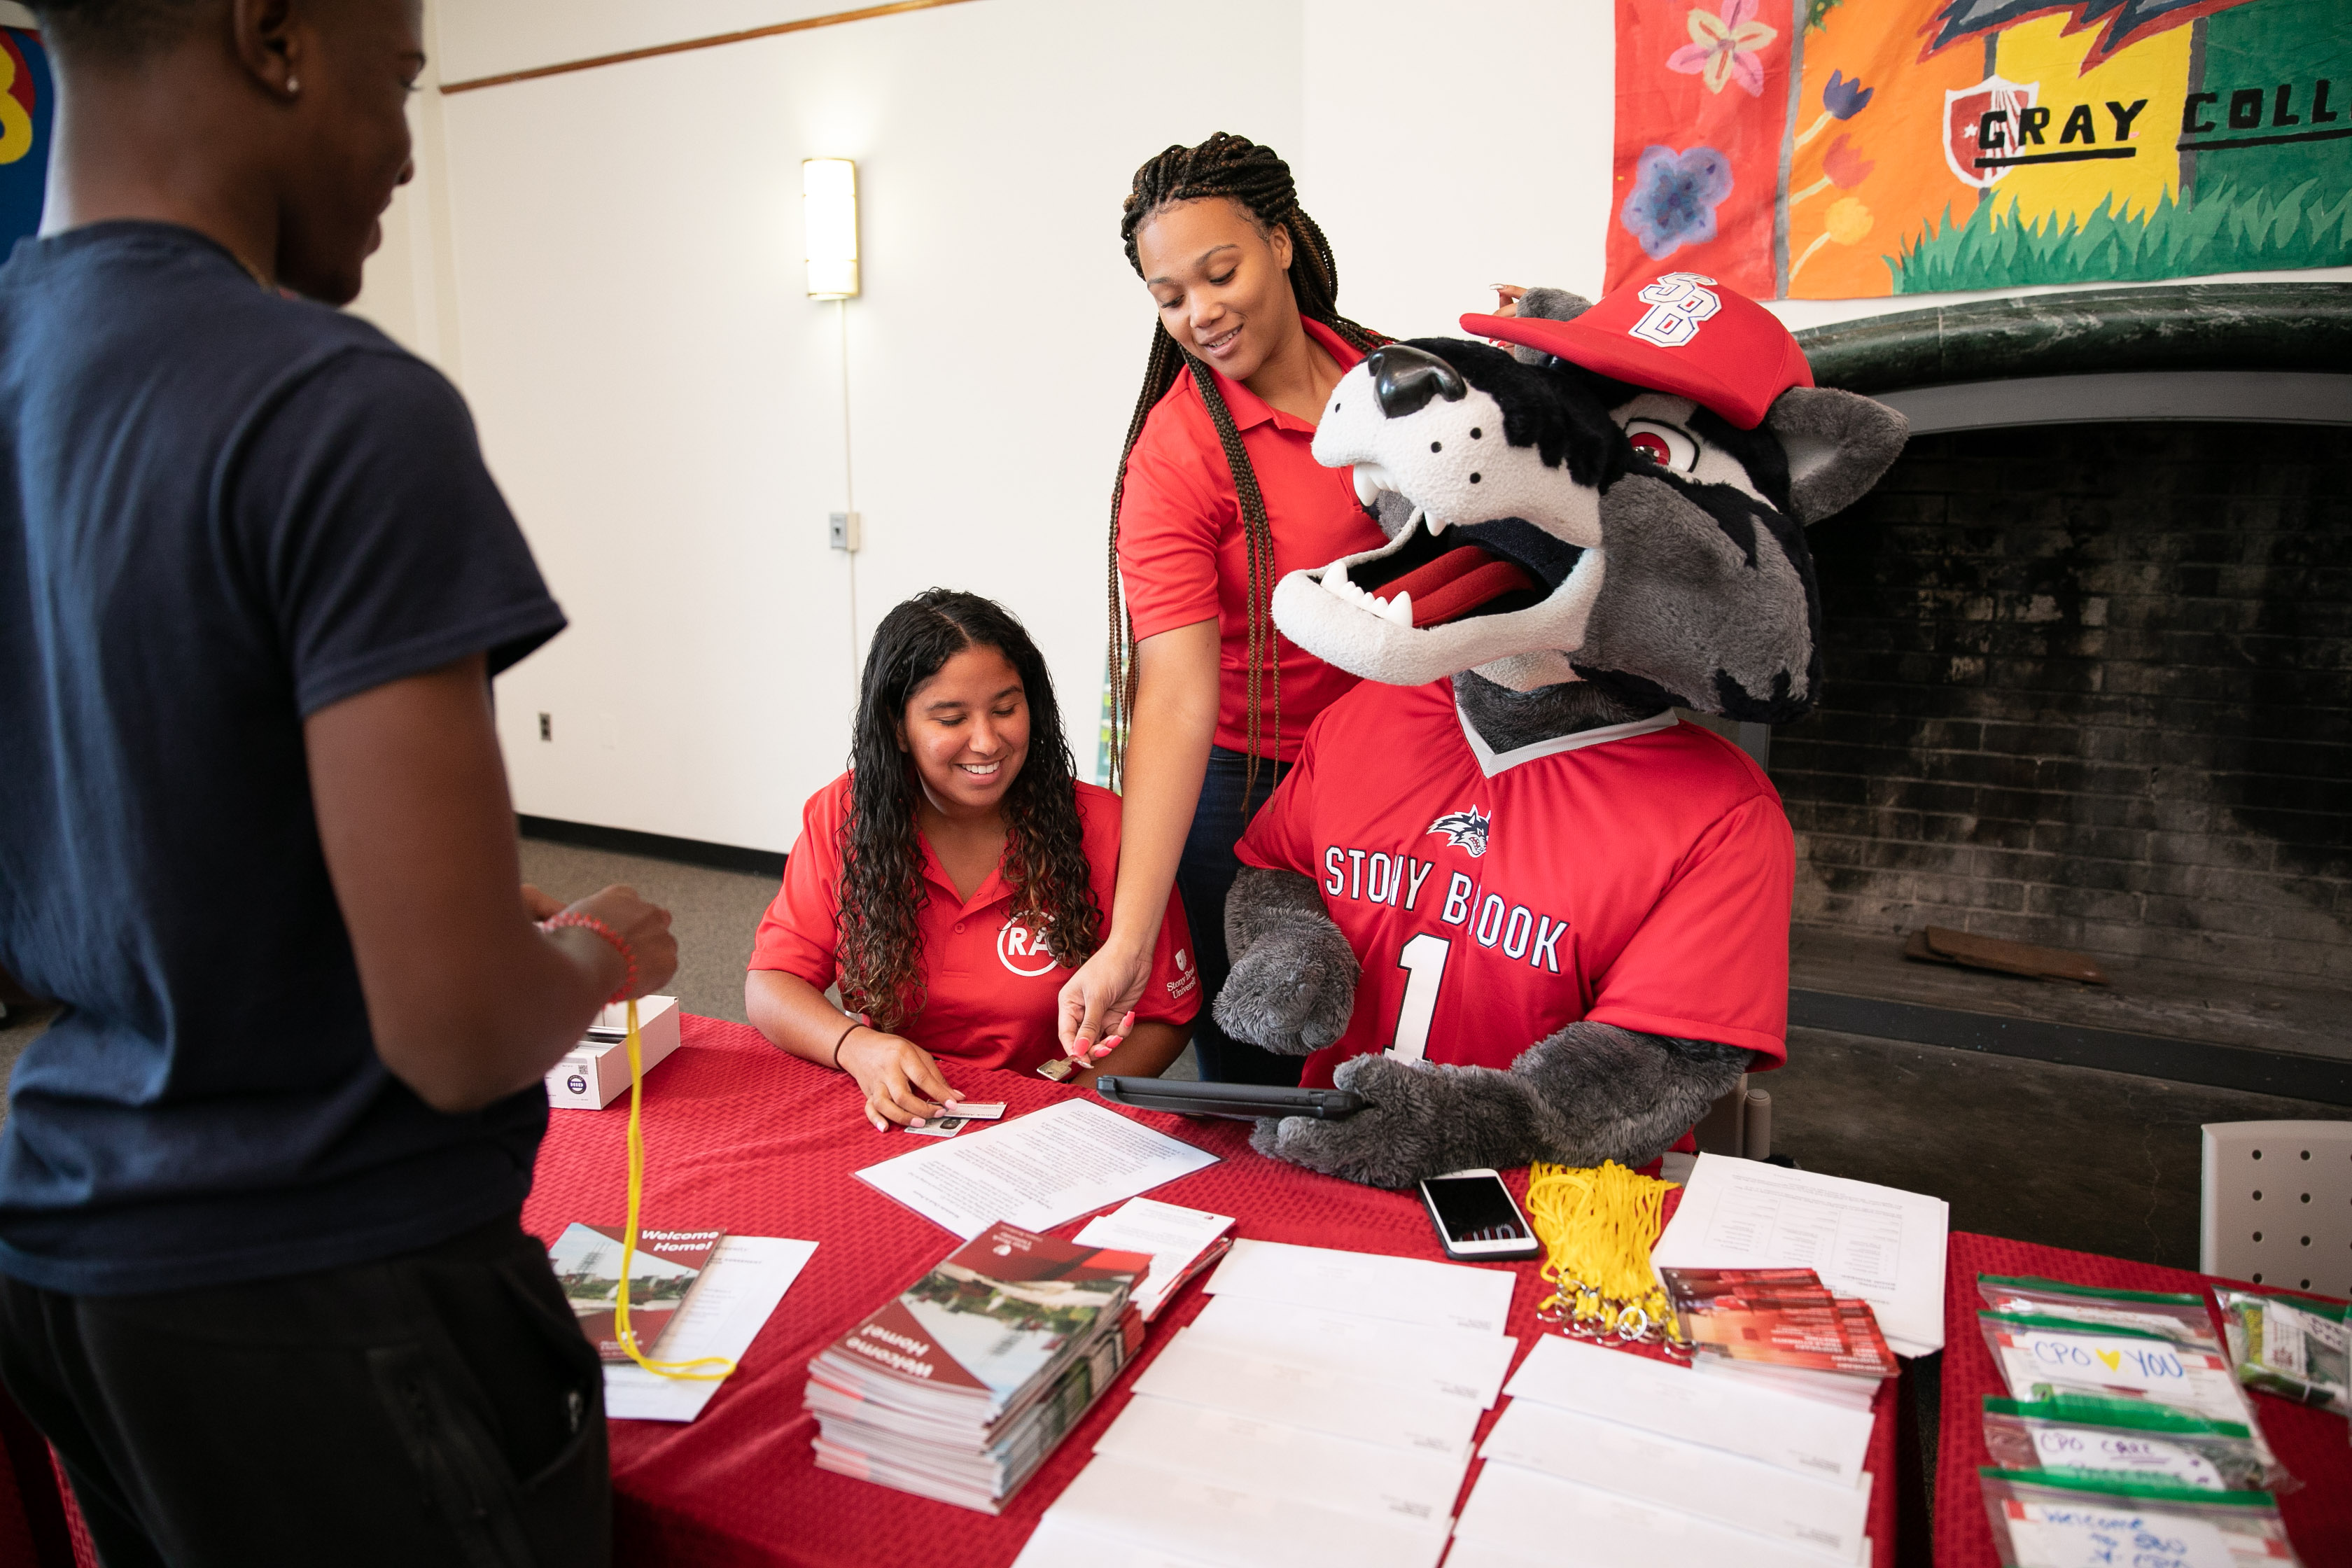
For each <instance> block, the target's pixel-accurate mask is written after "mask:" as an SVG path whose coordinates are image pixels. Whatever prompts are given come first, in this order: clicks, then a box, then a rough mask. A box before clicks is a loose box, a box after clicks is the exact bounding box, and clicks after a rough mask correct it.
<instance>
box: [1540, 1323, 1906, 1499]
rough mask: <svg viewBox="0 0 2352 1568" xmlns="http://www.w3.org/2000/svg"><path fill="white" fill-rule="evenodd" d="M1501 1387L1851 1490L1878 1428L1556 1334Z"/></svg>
mask: <svg viewBox="0 0 2352 1568" xmlns="http://www.w3.org/2000/svg"><path fill="white" fill-rule="evenodd" d="M1504 1392H1505V1393H1507V1394H1510V1395H1511V1396H1512V1397H1513V1398H1515V1399H1532V1400H1536V1401H1538V1402H1539V1403H1541V1404H1545V1405H1558V1406H1559V1407H1560V1408H1561V1409H1563V1410H1577V1411H1581V1412H1583V1413H1584V1414H1586V1415H1598V1416H1600V1417H1601V1419H1602V1420H1604V1421H1616V1422H1620V1423H1622V1424H1623V1425H1625V1426H1638V1427H1640V1428H1641V1429H1643V1431H1646V1432H1658V1433H1663V1434H1664V1435H1665V1436H1669V1437H1679V1438H1681V1439H1682V1440H1683V1441H1684V1442H1686V1443H1699V1444H1703V1445H1705V1446H1706V1447H1710V1448H1723V1449H1727V1450H1728V1451H1729V1452H1731V1453H1734V1454H1744V1455H1746V1456H1747V1457H1748V1458H1751V1459H1761V1460H1762V1461H1763V1462H1764V1463H1766V1464H1768V1465H1778V1466H1780V1467H1781V1468H1783V1469H1790V1470H1794V1471H1796V1472H1797V1473H1798V1474H1800V1475H1807V1476H1812V1477H1816V1478H1818V1479H1823V1480H1830V1481H1835V1482H1837V1483H1838V1484H1840V1485H1842V1486H1849V1487H1851V1486H1857V1485H1859V1484H1860V1483H1861V1479H1862V1461H1863V1457H1864V1455H1865V1454H1867V1453H1868V1452H1869V1450H1870V1436H1871V1432H1872V1430H1873V1427H1874V1421H1873V1419H1872V1416H1871V1415H1870V1412H1868V1411H1866V1410H1848V1409H1845V1408H1843V1407H1842V1406H1840V1405H1825V1404H1823V1403H1822V1402H1821V1401H1819V1400H1816V1399H1808V1398H1806V1397H1804V1396H1803V1395H1802V1394H1788V1393H1783V1392H1782V1391H1781V1390H1780V1389H1777V1388H1769V1387H1765V1386H1763V1385H1761V1384H1752V1383H1748V1382H1746V1381H1744V1380H1742V1379H1738V1378H1729V1377H1702V1376H1701V1375H1699V1374H1698V1373H1696V1372H1693V1371H1692V1370H1691V1369H1690V1368H1688V1367H1686V1366H1676V1365H1675V1364H1673V1363H1670V1362H1663V1361H1658V1360H1654V1359H1653V1358H1652V1357H1649V1356H1643V1355H1635V1354H1633V1352H1630V1351H1618V1350H1607V1349H1604V1348H1602V1347H1601V1346H1600V1345H1591V1344H1583V1343H1580V1342H1577V1341H1574V1340H1565V1339H1561V1338H1559V1337H1558V1336H1556V1335H1552V1334H1546V1335H1544V1336H1543V1337H1542V1338H1541V1339H1538V1341H1536V1344H1535V1348H1534V1349H1533V1350H1531V1351H1529V1352H1528V1359H1527V1360H1525V1361H1523V1362H1521V1363H1519V1370H1518V1371H1517V1372H1515V1373H1512V1374H1511V1381H1510V1382H1509V1383H1508V1384H1505V1385H1504Z"/></svg>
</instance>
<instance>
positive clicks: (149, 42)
mask: <svg viewBox="0 0 2352 1568" xmlns="http://www.w3.org/2000/svg"><path fill="white" fill-rule="evenodd" d="M28 8H29V9H30V10H31V11H32V13H33V16H34V18H35V19H36V20H37V21H38V22H39V23H40V24H41V31H42V34H43V37H44V41H45V42H47V43H48V44H49V45H51V46H53V47H54V46H56V45H58V44H63V45H64V46H65V47H67V49H68V51H71V52H79V53H84V54H91V55H100V56H104V57H106V58H110V59H114V60H117V61H124V60H133V59H138V58H142V57H143V56H146V55H150V54H158V53H161V52H162V51H163V50H164V49H167V48H169V47H172V46H173V45H175V44H177V43H178V42H179V41H180V40H181V39H182V38H184V37H186V36H187V33H188V30H189V29H190V28H191V27H193V26H194V25H195V23H196V22H197V20H198V19H199V18H200V17H201V16H203V15H204V13H205V11H207V10H209V9H210V8H211V7H210V5H209V4H208V3H207V0H31V3H30V5H29V7H28Z"/></svg>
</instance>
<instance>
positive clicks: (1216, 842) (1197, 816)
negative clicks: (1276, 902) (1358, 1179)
mask: <svg viewBox="0 0 2352 1568" xmlns="http://www.w3.org/2000/svg"><path fill="white" fill-rule="evenodd" d="M1289 771H1290V770H1289V769H1288V768H1287V767H1286V766H1277V765H1276V763H1272V762H1269V761H1265V760H1263V759H1261V760H1260V761H1259V763H1258V765H1257V785H1256V787H1255V789H1253V790H1251V791H1250V798H1249V807H1248V809H1247V810H1246V811H1244V809H1243V806H1242V784H1243V781H1244V779H1246V778H1247V777H1248V773H1249V758H1247V757H1246V756H1244V755H1243V754H1242V753H1241V752H1229V751H1227V750H1225V748H1224V747H1223V746H1213V747H1211V748H1210V749H1209V775H1208V777H1207V778H1206V779H1204V780H1202V784H1201V804H1200V805H1198V806H1196V807H1194V808H1193V812H1192V832H1191V833H1189V834H1187V835H1186V836H1185V839H1184V858H1183V859H1181V861H1179V862H1177V866H1176V888H1177V890H1178V891H1179V892H1181V894H1183V896H1184V919H1185V920H1186V921H1187V922H1189V923H1190V924H1191V925H1192V948H1193V951H1194V952H1197V953H1198V954H1199V955H1200V959H1201V1016H1199V1017H1198V1018H1196V1019H1195V1020H1193V1023H1192V1049H1193V1050H1194V1051H1195V1052H1196V1053H1197V1054H1198V1055H1199V1057H1200V1060H1201V1077H1202V1079H1206V1080H1207V1081H1209V1082H1211V1083H1271V1084H1280V1085H1283V1086H1284V1087H1286V1088H1296V1087H1297V1083H1298V1075H1299V1072H1300V1071H1301V1070H1302V1069H1303V1068H1305V1067H1306V1065H1307V1058H1304V1057H1278V1056H1276V1055H1275V1054H1274V1053H1273V1052H1272V1051H1262V1050H1260V1049H1258V1048H1257V1047H1255V1046H1253V1045H1250V1044H1247V1043H1246V1042H1244V1041H1241V1040H1236V1039H1234V1038H1232V1037H1228V1036H1227V1035H1226V1033H1225V1032H1224V1031H1223V1029H1220V1028H1219V1027H1217V1021H1216V1019H1215V1018H1213V1017H1212V1016H1210V1012H1209V1005H1210V1004H1211V1003H1213V1002H1214V1001H1215V1000H1216V997H1217V993H1218V992H1220V991H1222V990H1223V989H1224V985H1225V975H1226V974H1227V973H1229V972H1230V971H1231V970H1232V968H1233V962H1232V960H1231V959H1229V958H1228V957H1227V956H1226V955H1225V895H1226V894H1227V893H1228V892H1230V891H1232V890H1233V886H1234V876H1235V875H1236V874H1238V873H1239V872H1240V870H1241V868H1242V863H1241V862H1240V861H1239V860H1236V859H1234V844H1236V843H1237V842H1239V841H1240V839H1241V836H1242V830H1243V829H1244V828H1246V827H1247V826H1249V824H1250V818H1251V817H1253V816H1256V815H1257V814H1258V811H1259V810H1260V809H1261V808H1262V807H1263V806H1264V805H1265V803H1266V798H1267V797H1268V796H1269V795H1273V794H1274V786H1275V785H1276V784H1279V783H1280V782H1281V780H1282V775H1283V774H1285V773H1288V772H1289Z"/></svg>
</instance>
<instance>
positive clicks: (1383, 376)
mask: <svg viewBox="0 0 2352 1568" xmlns="http://www.w3.org/2000/svg"><path fill="white" fill-rule="evenodd" d="M1521 310H1522V313H1521V314H1520V315H1518V316H1516V317H1511V318H1504V317H1496V316H1465V317H1464V318H1463V319H1462V325H1463V327H1464V329H1465V331H1473V332H1476V333H1479V334H1481V335H1482V336H1485V337H1489V338H1496V339H1501V340H1503V341H1505V342H1510V343H1513V344H1515V345H1517V347H1516V352H1506V351H1505V350H1503V349H1499V348H1496V347H1494V346H1492V345H1491V344H1489V343H1485V342H1471V341H1467V340H1463V339H1454V338H1426V339H1420V340H1416V341H1413V342H1402V343H1391V344H1390V345H1388V346H1387V347H1385V348H1382V349H1380V350H1378V351H1377V352H1375V353H1372V354H1371V355H1370V356H1369V357H1367V358H1366V359H1365V360H1364V361H1363V363H1360V364H1359V365H1357V366H1356V367H1355V368H1354V369H1352V370H1350V371H1349V373H1348V374H1347V375H1346V376H1345V377H1344V378H1343V379H1342V380H1341V381H1340V383H1339V386H1338V387H1337V388H1336V389H1335V390H1334V391H1333V392H1332V395H1331V399H1330V402H1329V404H1328V405H1327V406H1326V408H1325V410H1324V416H1323V422H1322V424H1321V426H1319V427H1318V429H1317V431H1316V436H1315V448H1314V449H1315V457H1316V458H1317V460H1318V461H1319V462H1321V463H1323V464H1325V465H1326V466H1328V467H1331V468H1342V467H1348V466H1351V465H1352V466H1353V468H1354V469H1355V478H1356V490H1357V494H1358V495H1359V497H1360V499H1361V500H1363V502H1364V504H1365V506H1366V507H1368V508H1370V510H1372V511H1373V512H1374V513H1375V515H1377V516H1378V517H1379V518H1380V520H1381V531H1383V532H1385V533H1386V534H1387V535H1388V536H1389V542H1388V543H1387V544H1386V545H1384V546H1383V547H1381V549H1378V550H1372V551H1367V552H1363V553H1362V554H1359V555H1350V556H1348V557H1346V558H1345V559H1343V560H1340V561H1337V562H1334V563H1331V564H1330V565H1328V566H1326V567H1324V568H1322V569H1321V570H1319V571H1311V572H1294V573H1292V574H1290V575H1289V576H1288V577H1286V578H1285V579H1284V580H1283V581H1282V583H1281V584H1279V585H1278V586H1277V587H1276V590H1275V595H1274V616H1275V620H1276V624H1277V625H1279V626H1281V628H1282V630H1283V632H1284V633H1285V634H1286V636H1288V637H1290V638H1291V639H1292V640H1293V641H1295V642H1297V644H1298V645H1299V646H1300V647H1305V648H1306V649H1307V650H1308V651H1309V652H1311V653H1314V654H1316V655H1318V656H1319V657H1320V658H1324V659H1327V660H1328V661H1329V662H1331V663H1333V664H1336V665H1338V666H1339V667H1340V668H1343V669H1346V670H1349V671H1351V672H1352V673H1354V674H1357V675H1360V676H1364V677H1366V678H1368V679H1373V680H1380V681H1385V682H1389V683H1391V684H1393V685H1406V686H1409V685H1419V684H1422V683H1423V682H1426V681H1431V680H1437V679H1444V678H1445V677H1448V676H1452V675H1454V674H1457V673H1459V672H1461V671H1463V670H1474V671H1475V672H1476V673H1477V674H1479V675H1480V676H1482V677H1484V678H1486V679H1488V680H1491V681H1494V682H1496V683H1497V684H1499V685H1502V686H1506V687H1508V688H1511V689H1514V690H1518V691H1533V690H1536V689H1538V688H1543V687H1549V686H1554V685H1558V684H1560V683H1562V682H1568V681H1585V682H1589V683H1591V686H1592V687H1593V688H1595V689H1598V690H1599V691H1600V692H1601V693H1604V694H1606V695H1607V696H1609V697H1611V698H1613V699H1615V700H1617V701H1618V702H1619V703H1622V704H1624V705H1627V706H1630V707H1635V708H1639V709H1641V710H1643V711H1652V712H1654V711H1656V710H1659V709H1662V708H1665V707H1669V706H1681V707H1685V708H1690V709H1695V710H1698V711H1701V712H1706V713H1717V714H1721V715H1723V716H1725V717H1727V718H1731V719H1738V720H1751V721H1760V722H1764V723H1785V722H1787V721H1790V720H1792V719H1796V718H1800V717H1801V716H1802V715H1804V714H1805V713H1806V712H1808V711H1810V710H1811V708H1812V706H1813V703H1814V702H1815V701H1816V700H1818V698H1819V695H1820V688H1821V600H1820V595H1819V593H1818V591H1817V589H1816V587H1815V584H1814V580H1813V565H1812V557H1811V552H1809V551H1808V550H1807V549H1806V546H1805V536H1804V525H1805V524H1807V523H1811V522H1813V521H1818V520H1820V519H1822V518H1824V517H1827V516H1829V515H1830V514H1831V513H1832V512H1834V511H1837V510H1840V509H1841V508H1843V507H1844V506H1846V505H1847V504H1848V503H1850V502H1852V501H1853V500H1856V499H1857V498H1859V497H1860V496H1861V495H1862V494H1863V493H1864V491H1865V490H1867V489H1869V488H1870V487H1871V486H1872V485H1873V484H1874V483H1875V482H1876V481H1877V479H1878V478H1879V476H1880V475H1881V474H1883V473H1884V472H1885V470H1886V468H1887V467H1888V465H1890V464H1891V463H1893V462H1894V460H1895V458H1896V456H1897V455H1899V454H1900V453H1901V451H1902V449H1903V442H1904V439H1905V437H1906V426H1905V424H1904V420H1903V416H1901V415H1899V414H1897V413H1895V411H1894V410H1893V409H1891V408H1888V407H1886V406H1885V405H1884V404H1879V403H1874V402H1872V401H1871V400H1870V399H1869V398H1866V397H1860V396H1856V395H1853V394H1851V393H1844V392H1836V391H1831V390H1827V389H1824V388H1819V387H1815V386H1814V385H1813V384H1812V374H1811V370H1810V369H1809V368H1808V367H1807V366H1806V363H1805V359H1804V355H1803V353H1801V351H1800V350H1799V349H1798V347H1797V343H1796V340H1795V339H1793V338H1791V337H1790V335H1789V332H1788V330H1787V329H1786V328H1784V327H1782V326H1781V325H1780V321H1778V320H1777V319H1775V318H1774V317H1773V316H1772V315H1771V313H1770V312H1769V311H1768V310H1765V309H1764V308H1763V307H1762V306H1760V305H1759V304H1757V303H1756V302H1755V301H1753V300H1748V299H1745V298H1743V297H1742V296H1740V295H1738V294H1737V293H1734V292H1733V291H1732V290H1730V289H1725V288H1723V287H1722V286H1721V285H1719V284H1717V282H1716V281H1715V280H1714V279H1710V278H1706V277H1702V276H1700V275H1698V274H1696V273H1686V272H1675V273H1667V274H1665V275H1664V277H1661V278H1658V279H1654V280H1652V281H1650V282H1648V283H1646V284H1643V285H1641V286H1639V287H1634V288H1628V289H1621V290H1619V291H1618V292H1617V293H1615V294H1612V295H1611V296H1609V297H1608V298H1607V299H1604V300H1601V303H1600V304H1598V305H1595V306H1590V307H1588V306H1587V305H1586V304H1585V302H1584V301H1583V300H1580V299H1578V298H1576V297H1575V296H1574V295H1571V294H1563V293H1560V292H1559V291H1558V290H1553V289H1537V290H1534V291H1531V292H1530V293H1529V294H1528V297H1527V298H1526V300H1523V301H1522V302H1521Z"/></svg>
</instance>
